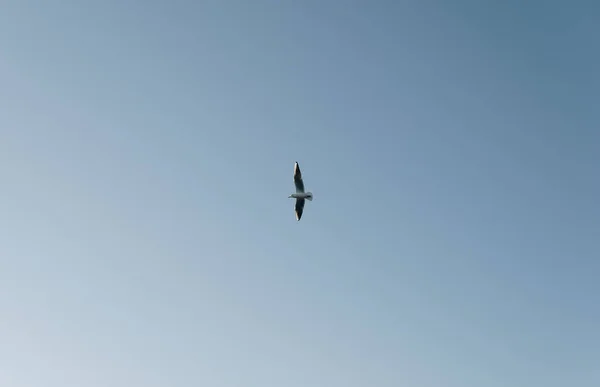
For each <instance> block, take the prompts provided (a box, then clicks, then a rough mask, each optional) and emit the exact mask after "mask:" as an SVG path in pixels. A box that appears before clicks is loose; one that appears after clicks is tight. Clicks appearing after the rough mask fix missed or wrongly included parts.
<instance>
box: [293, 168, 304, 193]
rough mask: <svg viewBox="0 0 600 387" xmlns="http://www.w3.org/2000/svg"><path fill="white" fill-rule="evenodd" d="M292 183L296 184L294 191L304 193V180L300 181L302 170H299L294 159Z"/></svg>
mask: <svg viewBox="0 0 600 387" xmlns="http://www.w3.org/2000/svg"><path fill="white" fill-rule="evenodd" d="M294 184H295V185H296V193H304V182H303V181H302V172H300V166H299V165H298V162H297V161H296V164H294Z"/></svg>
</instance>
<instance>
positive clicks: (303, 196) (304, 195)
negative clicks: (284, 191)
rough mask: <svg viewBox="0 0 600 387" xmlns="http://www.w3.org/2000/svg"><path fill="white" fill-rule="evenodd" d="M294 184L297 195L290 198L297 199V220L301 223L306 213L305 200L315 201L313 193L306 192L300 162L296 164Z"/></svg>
mask: <svg viewBox="0 0 600 387" xmlns="http://www.w3.org/2000/svg"><path fill="white" fill-rule="evenodd" d="M294 184H295V185H296V193H294V194H291V195H290V196H288V198H295V199H296V207H295V211H296V220H298V221H300V218H302V212H303V211H304V203H305V200H310V201H312V200H313V194H312V192H304V181H303V180H302V172H300V166H299V165H298V162H297V161H296V163H295V164H294Z"/></svg>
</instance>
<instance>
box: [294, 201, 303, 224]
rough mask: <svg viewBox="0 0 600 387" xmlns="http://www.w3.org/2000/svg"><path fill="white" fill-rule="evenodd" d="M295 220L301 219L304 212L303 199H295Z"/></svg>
mask: <svg viewBox="0 0 600 387" xmlns="http://www.w3.org/2000/svg"><path fill="white" fill-rule="evenodd" d="M295 211H296V220H300V218H302V212H304V199H296V208H295Z"/></svg>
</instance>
